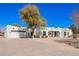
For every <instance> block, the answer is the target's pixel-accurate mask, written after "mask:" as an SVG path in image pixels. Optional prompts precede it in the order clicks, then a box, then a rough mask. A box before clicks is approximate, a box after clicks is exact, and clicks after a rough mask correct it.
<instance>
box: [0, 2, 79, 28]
mask: <svg viewBox="0 0 79 59" xmlns="http://www.w3.org/2000/svg"><path fill="white" fill-rule="evenodd" d="M25 5H28V4H27V3H25V4H22V3H16V4H15V3H13V4H11V3H6V4H5V3H4V4H3V3H2V4H0V25H1V26H2V25H3V26H6V25H8V24H13V23H17V24H20V25H21V26H26V24H25V23H23V22H22V21H21V19H20V16H19V10H20V9H21V8H23V7H24V6H25ZM34 5H36V6H37V7H38V9H39V11H40V15H41V17H43V18H44V19H45V21H46V22H47V27H64V28H65V27H68V26H69V25H70V24H72V23H74V22H73V21H72V20H71V19H70V18H69V16H70V15H71V13H72V11H73V10H74V9H79V4H68V3H66V4H64V3H63V4H61V3H60V4H56V3H51V4H49V3H48V4H47V3H44V4H41V3H39V4H34Z"/></svg>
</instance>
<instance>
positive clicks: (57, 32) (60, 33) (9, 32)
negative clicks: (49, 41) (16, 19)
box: [4, 25, 73, 38]
mask: <svg viewBox="0 0 79 59" xmlns="http://www.w3.org/2000/svg"><path fill="white" fill-rule="evenodd" d="M23 28H25V27H16V26H12V25H7V26H6V31H5V35H4V37H6V38H30V37H31V35H32V31H31V29H28V30H26V31H24V30H22V29H23ZM72 35H73V33H72V30H71V29H68V28H60V27H58V28H54V27H43V28H40V29H39V30H38V29H35V30H34V36H39V38H43V37H47V38H50V37H51V38H55V37H57V38H70V37H71V36H72Z"/></svg>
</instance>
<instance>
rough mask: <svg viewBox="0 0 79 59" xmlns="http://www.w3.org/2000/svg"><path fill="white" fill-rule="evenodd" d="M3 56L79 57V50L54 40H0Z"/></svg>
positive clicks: (0, 50)
mask: <svg viewBox="0 0 79 59" xmlns="http://www.w3.org/2000/svg"><path fill="white" fill-rule="evenodd" d="M0 55H1V56H79V49H76V48H74V47H72V46H68V45H66V44H63V43H58V42H55V41H53V39H5V38H0Z"/></svg>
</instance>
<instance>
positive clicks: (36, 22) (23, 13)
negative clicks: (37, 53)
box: [20, 5, 45, 36]
mask: <svg viewBox="0 0 79 59" xmlns="http://www.w3.org/2000/svg"><path fill="white" fill-rule="evenodd" d="M20 17H21V20H22V21H23V22H25V23H28V26H27V29H29V28H31V29H32V33H34V29H35V28H36V27H41V26H45V21H44V20H41V19H40V14H39V11H38V8H37V7H36V6H35V5H28V6H25V7H24V8H22V9H21V10H20ZM32 36H33V34H32Z"/></svg>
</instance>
